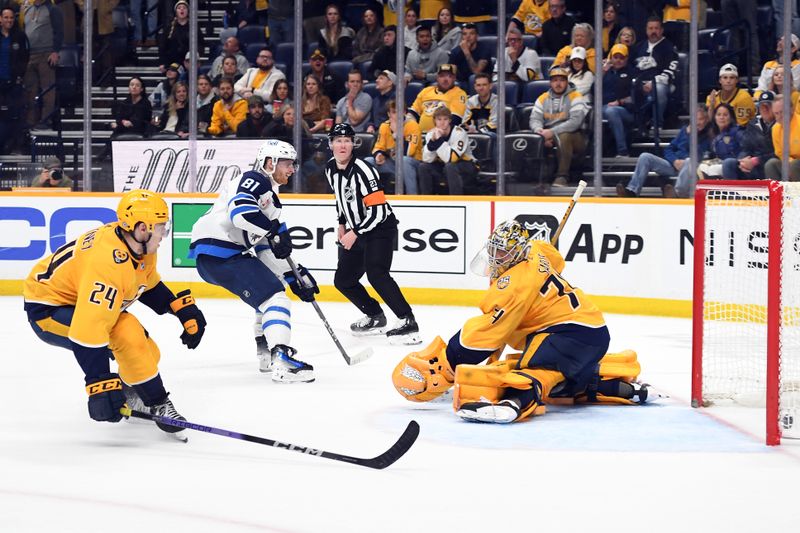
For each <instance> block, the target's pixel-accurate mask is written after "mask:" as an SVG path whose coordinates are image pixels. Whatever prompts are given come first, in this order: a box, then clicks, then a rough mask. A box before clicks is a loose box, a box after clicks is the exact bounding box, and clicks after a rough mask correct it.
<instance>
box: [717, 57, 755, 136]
mask: <svg viewBox="0 0 800 533" xmlns="http://www.w3.org/2000/svg"><path fill="white" fill-rule="evenodd" d="M719 85H720V88H719V89H714V90H712V91H711V92H710V93H709V95H708V97H707V98H706V106H707V107H708V112H709V118H711V119H712V121H713V117H714V111H715V110H716V108H717V106H718V105H719V104H728V105H730V106H731V107H732V108H733V111H734V113H735V118H736V123H737V124H739V126H747V123H748V122H750V121H751V120H752V119H753V117H755V116H756V106H755V104H754V103H753V97H752V96H750V93H748V92H747V90H746V89H740V88H739V86H738V85H739V69H737V68H736V65H734V64H732V63H728V64H726V65H722V68H720V69H719Z"/></svg>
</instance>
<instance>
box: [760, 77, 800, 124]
mask: <svg viewBox="0 0 800 533" xmlns="http://www.w3.org/2000/svg"><path fill="white" fill-rule="evenodd" d="M767 90H769V91H772V92H773V93H775V94H783V68H776V69H775V70H773V71H772V79H771V80H770V81H769V84H768V85H767ZM762 92H764V91H756V93H755V95H753V98H754V99H757V98H758V97H759V96H761V93H762ZM799 97H800V92H797V89H795V88H794V87H792V109H794V110H795V113H796V112H798V111H800V107H798V106H797V99H798V98H799Z"/></svg>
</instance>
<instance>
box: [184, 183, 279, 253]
mask: <svg viewBox="0 0 800 533" xmlns="http://www.w3.org/2000/svg"><path fill="white" fill-rule="evenodd" d="M280 215H281V201H280V199H279V198H278V184H277V183H275V182H274V181H273V180H272V179H270V178H268V177H266V176H264V175H263V174H261V173H260V172H256V171H252V170H251V171H248V172H245V173H244V174H242V175H241V176H239V177H238V178H234V179H232V180H231V181H229V182H228V184H227V185H226V186H225V187H224V188H223V189H222V190H221V191H220V193H219V196H218V197H217V200H216V201H215V202H214V205H213V206H212V207H211V209H209V210H208V212H207V213H206V214H204V215H203V216H202V217H200V218H199V219H198V220H197V222H195V224H194V227H192V243H191V244H190V245H189V257H191V258H195V257H197V256H198V255H201V254H206V255H213V256H215V257H222V258H227V257H231V256H234V255H236V254H240V253H242V252H244V251H246V250H249V249H251V248H253V247H254V246H255V249H256V250H255V251H256V252H261V251H263V250H268V249H269V245H268V243H267V242H266V240H264V241H262V240H261V239H262V238H263V237H265V236H266V237H271V236H273V235H275V234H277V233H278V232H279V231H284V230H285V229H286V226H285V224H283V223H280V222H279V218H280Z"/></svg>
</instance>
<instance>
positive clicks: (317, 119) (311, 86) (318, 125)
mask: <svg viewBox="0 0 800 533" xmlns="http://www.w3.org/2000/svg"><path fill="white" fill-rule="evenodd" d="M331 107H332V105H331V100H330V98H328V97H327V96H325V95H324V94H322V87H321V86H320V83H319V80H318V79H317V77H316V76H314V75H313V74H309V75H308V76H306V77H305V79H304V80H303V107H302V109H303V120H304V121H305V123H306V125H307V126H308V130H309V131H310V132H311V133H317V132H322V131H327V130H329V129H330V127H331V126H332V125H333V120H332V119H331Z"/></svg>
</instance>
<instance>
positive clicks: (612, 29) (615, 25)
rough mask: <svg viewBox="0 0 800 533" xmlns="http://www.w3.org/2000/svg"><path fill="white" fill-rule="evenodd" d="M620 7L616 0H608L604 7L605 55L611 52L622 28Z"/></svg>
mask: <svg viewBox="0 0 800 533" xmlns="http://www.w3.org/2000/svg"><path fill="white" fill-rule="evenodd" d="M618 8H619V6H618V5H617V3H616V2H614V0H607V1H606V4H605V6H604V7H603V55H606V54H608V53H609V51H610V50H611V47H612V46H613V45H614V41H616V40H617V35H619V32H620V30H621V29H622V25H621V24H620V20H619V13H618V12H617V11H618Z"/></svg>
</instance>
